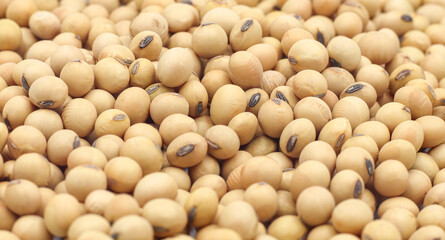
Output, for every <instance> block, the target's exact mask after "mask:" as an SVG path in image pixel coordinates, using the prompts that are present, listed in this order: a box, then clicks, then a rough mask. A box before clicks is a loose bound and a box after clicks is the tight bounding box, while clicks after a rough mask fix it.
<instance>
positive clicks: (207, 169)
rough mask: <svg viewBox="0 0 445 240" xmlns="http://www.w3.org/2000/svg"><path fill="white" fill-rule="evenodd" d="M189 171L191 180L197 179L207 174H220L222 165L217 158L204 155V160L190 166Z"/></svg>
mask: <svg viewBox="0 0 445 240" xmlns="http://www.w3.org/2000/svg"><path fill="white" fill-rule="evenodd" d="M225 162H227V161H225ZM188 171H189V175H190V178H191V180H193V181H195V180H197V179H198V178H200V177H202V176H204V175H207V174H216V175H219V174H220V172H221V167H220V166H219V162H218V161H217V160H216V159H214V158H213V157H211V156H208V155H207V156H205V157H204V160H202V161H201V162H200V163H199V164H198V165H195V166H193V167H191V168H189V170H188Z"/></svg>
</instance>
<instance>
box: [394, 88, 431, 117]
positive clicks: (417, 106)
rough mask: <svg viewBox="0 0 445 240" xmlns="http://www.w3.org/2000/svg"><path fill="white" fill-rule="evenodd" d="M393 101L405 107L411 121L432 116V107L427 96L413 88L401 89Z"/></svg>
mask: <svg viewBox="0 0 445 240" xmlns="http://www.w3.org/2000/svg"><path fill="white" fill-rule="evenodd" d="M394 101H396V102H400V103H402V104H404V105H406V106H407V107H408V108H409V109H410V110H411V115H412V118H413V119H417V118H419V117H422V116H426V115H432V112H433V105H432V103H431V101H430V99H429V98H428V96H427V95H426V94H425V93H424V92H423V91H422V90H420V89H418V88H415V87H410V86H406V87H402V88H400V89H399V90H397V92H396V94H395V95H394Z"/></svg>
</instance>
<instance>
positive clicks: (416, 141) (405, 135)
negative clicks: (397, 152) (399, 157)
mask: <svg viewBox="0 0 445 240" xmlns="http://www.w3.org/2000/svg"><path fill="white" fill-rule="evenodd" d="M391 139H392V140H394V139H403V140H406V141H408V142H410V143H411V144H412V145H413V146H414V148H415V150H416V151H419V150H420V148H421V147H422V143H423V139H424V133H423V128H422V126H421V125H420V124H419V123H418V122H416V121H412V120H409V121H404V122H402V123H400V124H399V125H397V127H396V128H394V131H393V132H392V134H391Z"/></svg>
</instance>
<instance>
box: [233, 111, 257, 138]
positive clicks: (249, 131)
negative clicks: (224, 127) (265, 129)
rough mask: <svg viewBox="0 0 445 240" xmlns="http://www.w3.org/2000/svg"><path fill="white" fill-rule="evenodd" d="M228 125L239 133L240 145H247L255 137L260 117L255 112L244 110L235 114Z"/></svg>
mask: <svg viewBox="0 0 445 240" xmlns="http://www.w3.org/2000/svg"><path fill="white" fill-rule="evenodd" d="M228 126H229V127H230V128H231V129H233V130H234V131H235V133H236V134H237V135H238V138H239V142H240V145H245V144H247V143H249V142H250V141H251V140H252V139H253V138H254V136H255V133H256V129H257V127H258V119H257V117H256V116H255V115H254V114H253V113H250V112H242V113H240V114H238V115H236V116H234V117H233V118H232V120H230V122H229V124H228Z"/></svg>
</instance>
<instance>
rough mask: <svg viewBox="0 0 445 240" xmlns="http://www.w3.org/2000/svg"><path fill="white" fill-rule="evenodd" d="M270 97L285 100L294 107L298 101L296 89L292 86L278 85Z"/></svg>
mask: <svg viewBox="0 0 445 240" xmlns="http://www.w3.org/2000/svg"><path fill="white" fill-rule="evenodd" d="M270 98H278V99H281V100H283V101H285V102H286V103H287V104H289V106H290V107H291V108H294V107H295V105H296V104H297V102H298V98H297V97H296V96H295V93H294V90H293V89H292V87H290V86H278V87H276V88H275V89H274V90H273V91H272V93H271V94H270Z"/></svg>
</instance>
